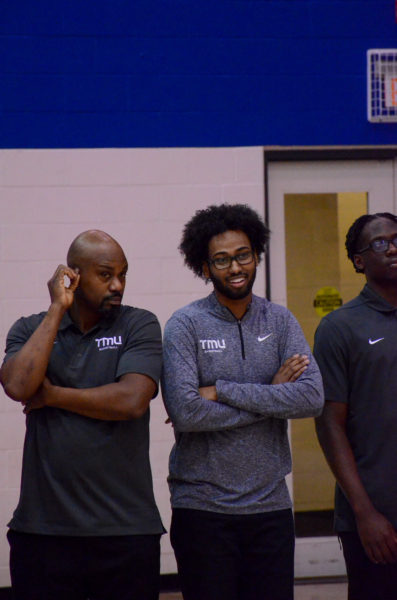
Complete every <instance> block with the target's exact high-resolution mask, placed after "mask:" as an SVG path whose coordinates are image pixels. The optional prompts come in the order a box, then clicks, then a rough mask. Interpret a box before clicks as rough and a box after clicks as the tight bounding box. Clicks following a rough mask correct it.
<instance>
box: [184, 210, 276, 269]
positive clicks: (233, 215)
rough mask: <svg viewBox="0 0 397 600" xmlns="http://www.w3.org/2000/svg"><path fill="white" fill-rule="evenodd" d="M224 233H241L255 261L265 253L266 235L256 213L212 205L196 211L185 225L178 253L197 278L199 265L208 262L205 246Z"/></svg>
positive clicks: (268, 232)
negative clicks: (252, 252) (254, 256)
mask: <svg viewBox="0 0 397 600" xmlns="http://www.w3.org/2000/svg"><path fill="white" fill-rule="evenodd" d="M225 231H243V232H244V233H245V235H246V236H247V237H248V239H249V241H250V244H251V248H252V250H253V251H254V252H256V254H257V256H258V260H260V257H261V255H262V254H263V253H264V251H265V249H266V245H267V242H268V240H269V236H270V231H269V229H268V227H267V226H266V225H265V224H264V222H263V221H262V219H261V218H260V216H259V215H258V213H257V212H255V211H254V210H253V209H252V208H250V207H249V206H247V205H246V204H221V205H219V206H216V205H212V206H209V207H208V208H206V209H203V210H198V211H197V212H196V213H195V214H194V216H193V217H192V218H191V219H190V221H189V222H188V223H186V225H185V227H184V230H183V234H182V240H181V243H180V245H179V251H180V253H181V254H182V255H183V256H184V258H185V264H186V265H187V266H188V267H189V269H192V271H193V272H194V273H195V275H197V276H198V277H203V263H204V262H205V261H206V260H208V244H209V242H210V240H211V239H212V238H213V237H214V236H215V235H219V234H221V233H225Z"/></svg>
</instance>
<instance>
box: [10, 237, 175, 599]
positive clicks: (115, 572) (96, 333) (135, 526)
mask: <svg viewBox="0 0 397 600" xmlns="http://www.w3.org/2000/svg"><path fill="white" fill-rule="evenodd" d="M127 268H128V265H127V261H126V258H125V255H124V252H123V250H122V248H121V247H120V246H119V244H118V243H117V242H116V241H115V240H114V239H113V238H111V237H110V236H109V235H108V234H106V233H104V232H101V231H96V230H92V231H87V232H84V233H82V234H80V235H79V236H78V237H77V238H76V239H75V240H74V242H73V243H72V245H71V247H70V249H69V252H68V256H67V266H65V265H60V266H59V267H58V268H57V270H56V271H55V273H54V275H53V277H52V278H51V279H50V281H49V282H48V287H49V292H50V297H51V304H50V307H49V309H48V311H47V312H43V313H40V314H38V315H31V316H30V317H27V318H22V319H19V320H18V321H17V322H16V323H15V324H14V325H13V327H12V328H11V330H10V332H9V334H8V337H7V347H6V357H5V361H4V363H3V366H2V369H1V373H0V375H1V382H2V384H3V386H4V389H5V391H6V393H7V394H8V395H9V396H10V397H11V398H12V399H13V400H16V401H18V402H21V404H22V405H23V406H24V412H25V413H26V414H27V421H26V428H27V429H26V438H25V446H24V457H23V469H22V485H21V495H20V500H19V503H18V506H17V508H16V510H15V512H14V516H13V518H12V520H11V522H10V524H9V527H10V530H9V533H8V539H9V542H10V546H11V554H10V568H11V580H12V586H13V590H14V594H15V596H14V597H15V598H17V599H18V600H19V599H23V600H37V599H39V600H47V599H48V600H49V599H53V600H55V599H56V600H74V599H76V600H77V599H79V600H80V599H81V600H84V599H86V598H90V600H99V599H105V598H106V599H109V598H117V600H122V599H125V600H127V599H128V600H129V599H131V600H132V599H133V598H139V599H140V600H142V599H144V600H155V599H156V600H157V598H158V583H159V556H160V549H159V540H160V536H161V534H162V533H163V527H162V524H161V520H160V516H159V513H158V510H157V507H156V505H155V501H154V496H153V489H152V479H151V471H150V464H149V452H148V450H149V448H148V446H149V435H148V427H149V403H150V400H151V398H153V397H154V396H155V395H156V393H157V384H158V378H159V376H160V370H161V337H160V328H159V324H158V322H157V319H156V317H155V316H154V315H153V314H151V313H149V312H148V311H145V310H142V309H137V308H132V307H129V306H122V305H121V301H122V296H123V292H124V287H125V281H126V274H127ZM65 277H66V278H67V279H69V282H70V283H69V285H68V286H67V284H66V283H65Z"/></svg>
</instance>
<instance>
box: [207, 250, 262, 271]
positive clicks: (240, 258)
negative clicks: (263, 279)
mask: <svg viewBox="0 0 397 600" xmlns="http://www.w3.org/2000/svg"><path fill="white" fill-rule="evenodd" d="M234 260H235V261H237V262H238V264H239V265H249V264H250V263H251V262H252V261H253V260H254V253H253V252H252V251H251V250H246V251H245V252H240V253H239V254H235V255H234V256H227V255H226V256H218V257H217V258H212V259H209V260H208V262H209V264H210V265H214V267H215V268H216V269H219V270H222V269H228V268H229V267H231V266H232V262H233V261H234Z"/></svg>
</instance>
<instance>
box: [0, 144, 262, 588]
mask: <svg viewBox="0 0 397 600" xmlns="http://www.w3.org/2000/svg"><path fill="white" fill-rule="evenodd" d="M0 192H1V193H0V290H1V293H0V346H1V348H4V345H5V336H6V333H7V331H8V329H9V327H10V326H11V324H12V323H13V322H14V321H15V319H17V318H18V317H19V316H21V315H29V314H31V313H33V312H38V311H40V310H45V309H46V308H47V307H48V304H49V298H48V292H47V281H48V279H49V278H50V276H51V275H52V273H53V271H54V270H55V268H56V266H57V265H58V263H60V262H64V261H65V258H66V251H67V248H68V247H69V245H70V242H71V241H72V239H73V238H74V237H75V236H76V235H77V234H78V233H80V232H81V231H84V230H85V229H88V228H91V227H98V228H100V229H103V230H105V231H107V232H108V233H110V234H111V235H112V236H114V237H115V238H116V239H117V240H118V241H119V242H120V244H121V245H122V246H123V248H124V251H125V253H126V256H127V258H128V260H129V263H130V271H129V274H128V282H127V288H126V292H125V297H124V300H125V303H126V304H133V305H135V306H141V307H144V308H147V309H149V310H152V311H153V312H154V313H156V314H157V316H158V317H159V319H160V322H161V324H162V326H164V324H165V322H166V320H167V319H168V318H169V316H170V315H171V313H172V312H173V311H174V310H176V309H177V308H179V307H180V306H183V305H184V304H187V303H188V302H190V301H192V300H194V299H196V298H199V297H201V296H204V295H206V294H207V293H209V291H210V288H209V287H206V286H205V284H204V283H203V282H202V281H200V280H197V279H196V278H195V277H194V276H193V274H192V273H191V272H190V271H189V270H188V269H186V268H185V267H184V266H183V261H182V258H181V257H180V256H179V253H178V250H177V246H178V244H179V240H180V237H181V232H182V227H183V225H184V224H185V222H186V221H187V220H188V219H189V218H190V217H191V216H192V215H193V213H194V212H195V211H196V210H198V209H200V208H205V207H206V206H208V205H209V204H219V203H221V202H244V203H247V204H249V205H251V206H252V207H253V208H255V209H256V210H258V212H259V213H260V214H262V215H263V212H264V201H263V198H264V186H263V153H262V149H261V148H225V149H222V148H220V149H205V148H203V149H153V150H150V149H144V150H135V149H132V150H130V149H106V150H51V151H49V150H5V151H0ZM255 286H256V288H255V289H256V292H257V293H258V294H263V293H264V273H263V265H262V266H261V268H260V269H259V273H258V277H257V282H256V284H255ZM151 410H152V417H151V459H152V468H153V478H154V485H155V494H156V499H157V502H158V505H159V508H160V512H161V515H162V518H163V521H164V525H165V526H166V528H167V529H168V528H169V523H170V507H169V492H168V486H167V483H166V477H167V463H168V455H169V451H170V449H171V446H172V443H173V434H172V428H171V426H170V425H166V424H165V419H166V414H165V411H164V408H163V405H162V402H161V398H158V399H156V400H155V401H154V402H153V404H152V409H151ZM23 436H24V417H23V415H22V412H21V409H20V406H19V405H18V404H17V403H13V402H12V401H11V400H10V399H8V398H6V397H5V395H4V393H3V392H2V390H1V391H0V530H1V532H2V533H1V535H0V587H3V586H8V585H9V575H8V545H7V542H6V539H5V533H6V523H7V522H8V521H9V519H10V517H11V514H12V511H13V509H14V508H15V505H16V502H17V499H18V492H19V480H20V466H21V457H22V443H23ZM175 571H176V566H175V561H174V557H173V553H172V549H171V546H170V543H169V537H168V535H166V536H163V540H162V572H163V573H172V572H175Z"/></svg>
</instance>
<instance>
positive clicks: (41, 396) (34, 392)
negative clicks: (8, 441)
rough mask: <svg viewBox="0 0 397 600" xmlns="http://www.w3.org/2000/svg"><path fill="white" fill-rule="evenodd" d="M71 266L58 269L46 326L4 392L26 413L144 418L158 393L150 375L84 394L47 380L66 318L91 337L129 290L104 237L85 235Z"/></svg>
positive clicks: (13, 365) (15, 365)
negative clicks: (52, 410) (63, 412)
mask: <svg viewBox="0 0 397 600" xmlns="http://www.w3.org/2000/svg"><path fill="white" fill-rule="evenodd" d="M68 262H69V264H68V266H65V265H59V266H58V268H57V269H56V271H55V273H54V275H53V276H52V278H51V279H50V280H49V282H48V289H49V293H50V298H51V304H50V307H49V309H48V312H47V314H46V316H45V317H44V319H43V321H42V322H41V324H40V325H39V327H38V328H37V329H36V331H35V332H34V333H33V335H32V336H31V337H30V338H29V340H28V341H27V342H26V344H25V345H24V346H23V348H22V349H21V350H20V351H19V352H18V353H17V354H16V355H15V356H13V357H12V358H11V359H10V360H9V361H8V362H7V363H5V364H4V365H3V367H2V369H1V371H0V380H1V383H2V385H3V387H4V389H5V392H6V394H7V395H8V396H10V397H11V398H12V399H13V400H16V401H18V402H21V403H22V404H23V406H24V412H25V413H29V412H31V411H32V410H37V409H40V408H42V407H44V406H51V407H56V408H62V409H64V410H69V411H71V412H75V413H78V414H80V415H84V416H86V417H91V418H95V419H103V420H116V421H118V420H129V419H135V418H139V417H141V416H142V415H143V414H144V413H145V412H146V410H147V408H148V406H149V403H150V400H151V398H152V397H153V395H154V394H155V391H156V384H155V382H154V381H153V380H152V379H151V378H150V377H147V376H146V375H141V374H138V373H127V374H125V375H123V376H122V377H121V378H120V380H119V381H117V382H114V383H110V384H107V385H103V386H99V387H95V388H85V389H77V388H66V387H60V386H54V385H52V383H51V382H50V380H49V379H48V378H47V377H46V371H47V366H48V361H49V359H50V355H51V351H52V347H53V343H54V340H55V338H56V335H57V331H58V328H59V325H60V323H61V320H62V317H63V316H64V314H65V312H66V311H69V314H70V316H71V318H72V319H73V320H74V321H75V323H76V325H77V326H78V327H79V328H80V330H81V331H82V332H86V331H89V330H90V329H92V327H94V326H95V325H96V324H97V323H98V322H99V321H100V319H101V318H102V317H103V314H104V313H106V312H107V311H110V310H112V309H113V308H115V307H117V306H118V305H119V304H120V303H121V299H122V295H123V292H124V287H125V276H126V272H127V268H128V265H127V261H126V258H125V256H124V253H123V251H122V249H121V247H120V246H119V244H118V243H117V242H116V241H115V240H113V238H111V237H110V236H109V235H107V234H106V233H104V232H101V231H96V230H92V231H88V232H84V233H83V234H80V236H78V238H76V240H75V241H74V242H73V244H72V246H71V248H70V250H69V253H68ZM65 277H66V278H67V279H68V280H69V284H68V285H67V284H66V283H65Z"/></svg>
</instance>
